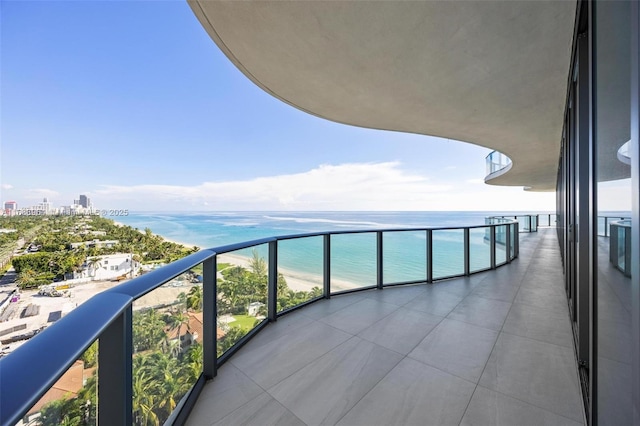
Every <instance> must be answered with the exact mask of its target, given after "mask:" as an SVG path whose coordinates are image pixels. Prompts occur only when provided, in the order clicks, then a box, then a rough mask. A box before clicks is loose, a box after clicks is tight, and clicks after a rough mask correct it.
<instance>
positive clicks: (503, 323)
mask: <svg viewBox="0 0 640 426" xmlns="http://www.w3.org/2000/svg"><path fill="white" fill-rule="evenodd" d="M541 241H542V240H541V239H539V240H538V243H537V244H536V250H534V255H535V252H536V251H537V247H538V245H539V244H540V242H541ZM530 268H531V263H529V265H527V267H526V268H525V271H524V275H526V274H527V272H528V271H529V269H530ZM524 275H523V277H524ZM520 287H522V283H520ZM520 287H519V288H518V291H517V292H516V297H517V295H518V293H520ZM514 300H515V297H514ZM511 309H513V303H511V305H510V306H509V311H508V312H507V315H505V317H504V321H503V322H502V326H501V327H500V330H499V331H498V336H497V337H496V340H495V341H494V342H493V347H492V348H491V351H490V352H489V356H488V357H487V360H486V361H485V363H484V367H482V372H481V373H480V379H478V383H480V380H481V379H482V376H484V372H485V371H486V370H487V365H489V361H490V360H491V356H492V355H493V353H494V351H495V350H496V345H497V344H498V340H500V334H501V333H503V331H502V330H503V329H504V325H505V323H506V322H507V318H509V315H510V314H511ZM476 388H477V385H476ZM474 393H475V390H474ZM467 408H468V405H467ZM465 413H466V410H465ZM463 418H464V417H463Z"/></svg>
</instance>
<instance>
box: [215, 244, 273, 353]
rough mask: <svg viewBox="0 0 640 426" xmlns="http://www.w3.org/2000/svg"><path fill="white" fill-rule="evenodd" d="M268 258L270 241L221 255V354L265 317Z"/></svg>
mask: <svg viewBox="0 0 640 426" xmlns="http://www.w3.org/2000/svg"><path fill="white" fill-rule="evenodd" d="M268 259H269V247H268V244H261V245H259V246H255V247H253V248H250V249H243V250H236V251H233V252H229V253H224V254H220V255H218V256H217V263H218V295H217V307H218V316H217V335H218V357H220V356H221V355H222V354H223V353H225V352H226V351H227V350H229V348H231V347H232V346H233V345H235V344H236V342H238V340H240V339H241V338H242V337H244V336H245V335H246V334H247V333H248V332H250V331H251V330H252V329H253V328H254V327H256V326H257V325H258V324H260V323H261V322H262V321H265V318H266V317H267V283H268V280H269V277H268V275H269V264H268Z"/></svg>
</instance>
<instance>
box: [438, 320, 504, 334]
mask: <svg viewBox="0 0 640 426" xmlns="http://www.w3.org/2000/svg"><path fill="white" fill-rule="evenodd" d="M445 318H446V319H447V320H449V321H456V322H459V323H462V324H465V325H472V326H474V327H478V328H481V329H483V330H489V331H493V332H494V333H498V334H500V331H499V330H496V329H493V328H489V327H484V326H482V325H479V324H476V323H473V322H468V321H463V320H461V319H457V318H449V317H448V316H447V317H445ZM505 319H506V318H505Z"/></svg>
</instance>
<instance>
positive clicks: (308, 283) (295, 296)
mask: <svg viewBox="0 0 640 426" xmlns="http://www.w3.org/2000/svg"><path fill="white" fill-rule="evenodd" d="M323 253H324V251H323V237H321V236H320V237H308V238H296V239H293V240H283V241H279V242H278V296H277V308H278V312H280V311H283V310H285V309H288V308H291V307H293V306H297V305H299V304H301V303H303V302H306V301H307V300H311V299H313V298H316V297H320V296H322V295H323V290H322V289H323V275H322V273H323Z"/></svg>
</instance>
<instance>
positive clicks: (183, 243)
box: [112, 219, 202, 250]
mask: <svg viewBox="0 0 640 426" xmlns="http://www.w3.org/2000/svg"><path fill="white" fill-rule="evenodd" d="M112 220H113V219H112ZM113 223H114V224H115V225H116V226H128V227H129V228H133V227H132V226H131V225H127V224H126V223H122V222H118V221H117V220H113ZM133 229H135V228H133ZM138 232H140V233H141V234H144V231H143V230H141V229H138ZM152 233H153V235H157V236H159V237H162V239H163V240H164V241H166V242H168V243H174V244H178V245H181V246H184V247H185V248H189V247H198V248H199V249H200V250H202V247H200V246H199V245H197V244H189V243H185V242H184V241H177V240H174V239H172V238H167V237H165V236H164V235H162V234H158V233H156V232H153V231H152Z"/></svg>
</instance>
